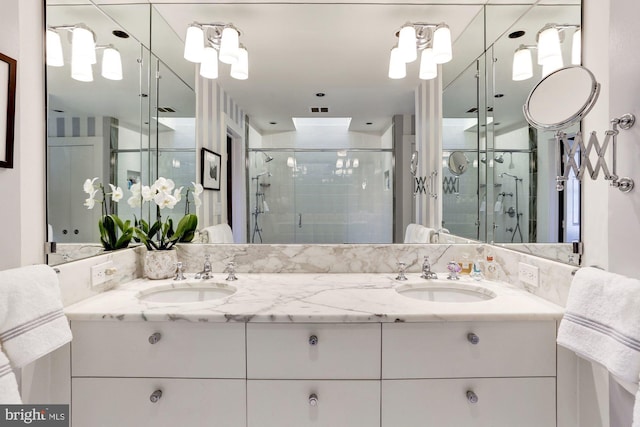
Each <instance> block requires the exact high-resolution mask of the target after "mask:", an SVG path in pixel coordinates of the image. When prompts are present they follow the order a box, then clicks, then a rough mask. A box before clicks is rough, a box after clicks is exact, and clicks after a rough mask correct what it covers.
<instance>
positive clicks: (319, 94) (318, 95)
mask: <svg viewBox="0 0 640 427" xmlns="http://www.w3.org/2000/svg"><path fill="white" fill-rule="evenodd" d="M325 95H326V94H325V93H324V92H318V93H316V96H317V97H318V98H322V97H323V96H325Z"/></svg>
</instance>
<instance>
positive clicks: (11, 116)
mask: <svg viewBox="0 0 640 427" xmlns="http://www.w3.org/2000/svg"><path fill="white" fill-rule="evenodd" d="M16 64H17V62H16V60H15V59H13V58H9V57H8V56H6V55H3V54H1V53H0V167H3V168H13V132H14V123H15V113H16Z"/></svg>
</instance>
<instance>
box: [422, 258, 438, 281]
mask: <svg viewBox="0 0 640 427" xmlns="http://www.w3.org/2000/svg"><path fill="white" fill-rule="evenodd" d="M420 277H422V278H423V279H428V280H430V279H437V278H438V275H437V274H436V273H435V272H434V271H431V263H430V262H429V257H428V256H425V257H424V261H423V262H422V275H421V276H420Z"/></svg>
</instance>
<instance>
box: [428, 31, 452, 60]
mask: <svg viewBox="0 0 640 427" xmlns="http://www.w3.org/2000/svg"><path fill="white" fill-rule="evenodd" d="M433 57H434V60H435V62H436V64H444V63H446V62H449V61H451V59H452V58H453V52H452V50H451V30H450V29H449V26H448V25H447V24H440V25H438V27H437V28H436V30H435V32H434V33H433Z"/></svg>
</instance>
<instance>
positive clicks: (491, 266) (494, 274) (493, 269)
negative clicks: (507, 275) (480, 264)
mask: <svg viewBox="0 0 640 427" xmlns="http://www.w3.org/2000/svg"><path fill="white" fill-rule="evenodd" d="M485 270H486V271H485V276H486V277H487V279H490V280H495V279H497V278H498V266H497V265H496V262H495V260H494V258H493V251H491V250H488V251H487V264H486V268H485Z"/></svg>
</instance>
